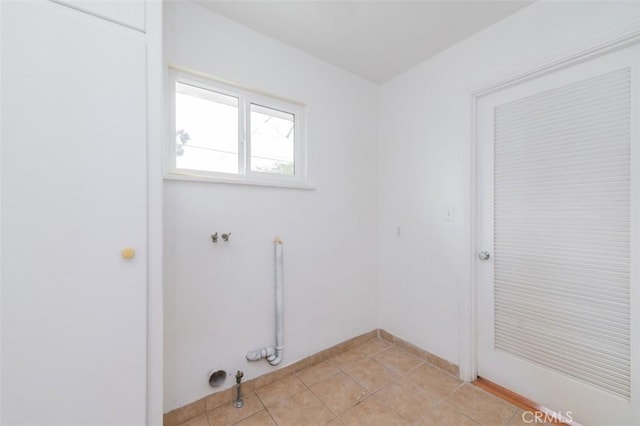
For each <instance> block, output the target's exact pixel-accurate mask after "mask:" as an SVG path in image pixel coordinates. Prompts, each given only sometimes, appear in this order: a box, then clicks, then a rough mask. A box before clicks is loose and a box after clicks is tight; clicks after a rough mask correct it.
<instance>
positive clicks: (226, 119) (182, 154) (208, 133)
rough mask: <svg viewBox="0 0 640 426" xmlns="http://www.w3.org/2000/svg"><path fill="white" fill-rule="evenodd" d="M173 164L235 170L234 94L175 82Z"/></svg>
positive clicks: (225, 170)
mask: <svg viewBox="0 0 640 426" xmlns="http://www.w3.org/2000/svg"><path fill="white" fill-rule="evenodd" d="M176 168H178V169H191V170H204V171H210V172H222V173H234V174H237V173H238V98H235V97H233V96H227V95H223V94H222V93H217V92H213V91H211V90H206V89H201V88H199V87H195V86H191V85H188V84H184V83H180V82H178V83H176Z"/></svg>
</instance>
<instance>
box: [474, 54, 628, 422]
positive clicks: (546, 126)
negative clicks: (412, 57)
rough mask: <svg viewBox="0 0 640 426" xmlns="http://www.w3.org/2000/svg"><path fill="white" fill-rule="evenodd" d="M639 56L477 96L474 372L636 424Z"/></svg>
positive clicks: (597, 416)
mask: <svg viewBox="0 0 640 426" xmlns="http://www.w3.org/2000/svg"><path fill="white" fill-rule="evenodd" d="M639 58H640V57H639V54H638V48H637V47H636V46H634V47H629V48H626V49H623V50H619V51H617V52H614V53H609V54H607V55H606V56H601V57H598V58H596V59H592V60H589V61H587V62H583V63H580V64H577V65H574V66H571V67H569V68H565V69H562V70H560V71H555V72H553V73H550V74H546V75H544V76H541V77H537V78H535V79H532V80H529V81H526V82H523V83H520V84H517V85H515V86H511V87H508V88H506V89H501V90H499V91H494V92H493V93H490V94H488V95H485V96H483V97H482V98H481V99H479V102H478V110H477V112H478V115H477V117H478V121H477V129H476V130H477V136H478V138H477V140H478V170H479V175H478V176H479V182H478V186H479V188H478V205H479V213H480V217H479V227H478V234H479V235H478V242H479V246H478V253H477V254H478V259H477V260H476V261H477V262H478V263H477V271H478V277H477V278H478V281H477V282H478V288H477V292H478V323H477V324H478V353H477V369H478V371H477V372H478V375H479V376H481V377H484V378H486V379H488V380H490V381H493V382H495V383H497V384H499V385H502V386H504V387H506V388H508V389H511V390H513V391H515V392H517V393H519V394H521V395H523V396H525V397H527V398H529V399H531V400H533V401H536V402H538V403H540V404H542V405H543V406H545V407H547V408H549V409H551V410H553V411H556V412H557V413H559V414H561V415H563V416H564V418H565V419H566V420H573V421H576V422H578V423H581V424H585V425H605V424H606V425H627V424H628V425H632V424H633V425H637V424H640V405H639V398H638V384H639V380H638V361H639V359H638V336H639V332H640V329H639V328H638V303H639V297H638V296H639V291H638V288H639V285H638V284H639V283H638V265H639V264H640V256H639V245H638V241H639V238H638V232H639V229H638V228H639V223H640V215H639V200H638V196H639V194H640V185H639V184H640V180H639V179H638V177H639V172H640V162H639V154H640V144H639V141H638V129H637V128H638V118H639V115H638V89H639V88H640V87H639V86H638V64H639Z"/></svg>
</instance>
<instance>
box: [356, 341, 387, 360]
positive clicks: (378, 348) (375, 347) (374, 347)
mask: <svg viewBox="0 0 640 426" xmlns="http://www.w3.org/2000/svg"><path fill="white" fill-rule="evenodd" d="M390 347H391V343H389V342H385V341H384V340H382V339H380V338H379V337H376V338H375V339H371V340H369V341H367V342H365V343H363V344H362V345H360V346H358V347H357V348H356V349H358V350H359V351H362V352H364V353H365V354H367V355H369V356H373V355H375V354H377V353H380V352H382V351H384V350H385V349H388V348H390Z"/></svg>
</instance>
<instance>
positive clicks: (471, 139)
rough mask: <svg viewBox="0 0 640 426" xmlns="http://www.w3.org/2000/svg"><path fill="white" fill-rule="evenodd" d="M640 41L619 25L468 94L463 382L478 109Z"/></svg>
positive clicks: (472, 323) (472, 307)
mask: <svg viewBox="0 0 640 426" xmlns="http://www.w3.org/2000/svg"><path fill="white" fill-rule="evenodd" d="M637 43H640V21H638V20H637V19H634V20H632V21H629V22H625V23H623V24H621V25H618V26H616V27H615V28H612V29H610V30H608V31H606V32H602V33H599V34H595V35H594V36H593V37H590V38H588V39H585V40H582V42H581V43H579V44H574V45H572V46H570V47H568V48H564V49H562V50H560V51H557V52H555V53H554V54H552V55H550V56H546V57H544V58H541V59H539V60H537V61H535V62H533V63H531V62H530V63H528V64H527V65H525V66H523V67H521V68H520V69H519V70H516V71H514V72H512V73H511V74H510V75H507V76H505V77H503V78H501V79H499V80H497V81H493V82H489V83H487V84H485V85H482V86H480V87H478V88H477V89H474V90H470V91H468V92H467V93H465V94H464V100H463V102H464V105H465V106H466V109H467V111H468V113H467V119H466V123H465V124H466V126H465V127H466V128H467V130H468V136H467V144H466V156H465V167H464V170H465V171H466V179H465V182H466V184H467V186H466V194H467V197H466V199H467V203H468V204H467V214H466V228H467V232H466V247H467V256H466V259H465V263H466V264H465V267H464V270H465V271H466V274H465V276H464V279H463V280H461V282H460V300H459V305H458V306H459V310H458V312H459V320H460V336H459V342H460V354H459V361H458V363H459V367H460V378H461V379H462V380H464V381H467V382H472V381H474V380H475V379H476V378H477V377H478V367H477V330H476V322H477V286H478V279H477V266H478V265H477V253H478V251H479V247H478V246H477V235H478V231H479V220H478V219H479V213H480V211H479V209H478V195H479V191H478V185H477V183H478V175H477V174H478V163H477V162H478V148H477V147H478V137H477V108H478V101H479V99H480V98H482V97H483V96H486V95H488V94H490V93H493V92H496V91H498V90H501V89H505V88H507V87H510V86H513V85H516V84H519V83H523V82H525V81H527V80H531V79H534V78H536V77H540V76H542V75H545V74H549V73H551V72H553V71H557V70H560V69H563V68H567V67H569V66H571V65H574V64H576V63H579V62H584V61H586V60H588V59H592V58H596V57H598V56H602V55H605V54H607V53H610V52H613V51H616V50H620V49H623V48H625V47H628V46H631V45H634V44H637Z"/></svg>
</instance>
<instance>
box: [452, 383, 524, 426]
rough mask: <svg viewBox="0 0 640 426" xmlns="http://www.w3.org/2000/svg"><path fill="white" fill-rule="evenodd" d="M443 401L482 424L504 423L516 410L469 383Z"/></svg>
mask: <svg viewBox="0 0 640 426" xmlns="http://www.w3.org/2000/svg"><path fill="white" fill-rule="evenodd" d="M444 403H445V404H447V405H449V406H451V407H453V408H455V409H456V410H458V411H460V412H462V413H464V414H466V415H467V416H469V417H471V418H472V419H474V420H475V421H477V422H478V423H482V424H483V425H504V424H505V423H506V422H507V421H508V420H509V419H510V418H511V417H512V416H513V415H514V414H515V412H516V410H517V409H516V407H514V406H513V405H511V404H509V403H508V402H506V401H504V400H502V399H500V398H498V397H496V396H494V395H491V394H490V393H487V392H485V391H483V390H482V389H480V388H478V387H476V386H473V385H469V384H465V385H464V386H462V387H460V388H459V389H458V390H456V391H455V392H454V393H453V395H451V396H450V397H449V398H447V399H446V400H445V402H444Z"/></svg>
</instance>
